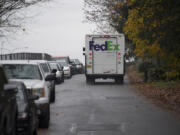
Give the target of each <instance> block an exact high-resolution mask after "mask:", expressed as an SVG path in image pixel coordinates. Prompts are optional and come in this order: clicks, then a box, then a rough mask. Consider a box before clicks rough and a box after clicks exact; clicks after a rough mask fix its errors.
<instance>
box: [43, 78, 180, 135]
mask: <svg viewBox="0 0 180 135" xmlns="http://www.w3.org/2000/svg"><path fill="white" fill-rule="evenodd" d="M39 135H180V120H179V119H177V118H176V117H175V116H173V115H172V114H170V113H168V112H165V111H164V110H162V109H160V108H158V107H156V106H155V105H153V104H152V103H150V102H149V100H147V99H146V98H145V97H141V96H138V95H137V93H136V92H135V90H134V88H133V87H131V86H130V84H129V83H128V80H127V78H126V79H125V84H123V85H117V84H114V83H113V81H111V80H109V82H107V81H103V82H100V81H99V82H98V83H96V84H95V85H91V84H86V82H85V76H84V75H75V76H73V77H72V79H67V80H65V82H64V83H63V84H60V85H57V87H56V102H55V103H53V104H51V121H50V127H49V129H48V130H46V129H39Z"/></svg>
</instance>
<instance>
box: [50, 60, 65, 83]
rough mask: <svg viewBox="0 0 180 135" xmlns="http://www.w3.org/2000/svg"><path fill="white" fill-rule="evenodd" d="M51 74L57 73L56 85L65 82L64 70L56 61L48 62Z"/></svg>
mask: <svg viewBox="0 0 180 135" xmlns="http://www.w3.org/2000/svg"><path fill="white" fill-rule="evenodd" d="M48 64H49V67H50V69H51V72H54V73H56V83H57V84H60V83H61V82H63V81H64V73H63V70H62V69H60V67H59V65H58V63H57V62H56V61H48Z"/></svg>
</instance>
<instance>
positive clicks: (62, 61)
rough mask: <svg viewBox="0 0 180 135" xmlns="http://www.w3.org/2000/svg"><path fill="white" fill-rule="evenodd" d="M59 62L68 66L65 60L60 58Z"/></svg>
mask: <svg viewBox="0 0 180 135" xmlns="http://www.w3.org/2000/svg"><path fill="white" fill-rule="evenodd" d="M58 63H60V64H61V65H62V66H68V64H67V62H66V61H65V60H58Z"/></svg>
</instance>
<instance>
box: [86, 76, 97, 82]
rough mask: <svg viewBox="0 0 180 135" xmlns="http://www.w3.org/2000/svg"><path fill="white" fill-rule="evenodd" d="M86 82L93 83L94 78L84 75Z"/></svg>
mask: <svg viewBox="0 0 180 135" xmlns="http://www.w3.org/2000/svg"><path fill="white" fill-rule="evenodd" d="M86 83H88V84H93V83H95V79H94V78H91V77H86Z"/></svg>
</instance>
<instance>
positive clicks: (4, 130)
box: [1, 124, 6, 135]
mask: <svg viewBox="0 0 180 135" xmlns="http://www.w3.org/2000/svg"><path fill="white" fill-rule="evenodd" d="M3 125H4V126H3V127H2V132H1V135H6V126H5V125H6V124H3Z"/></svg>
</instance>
